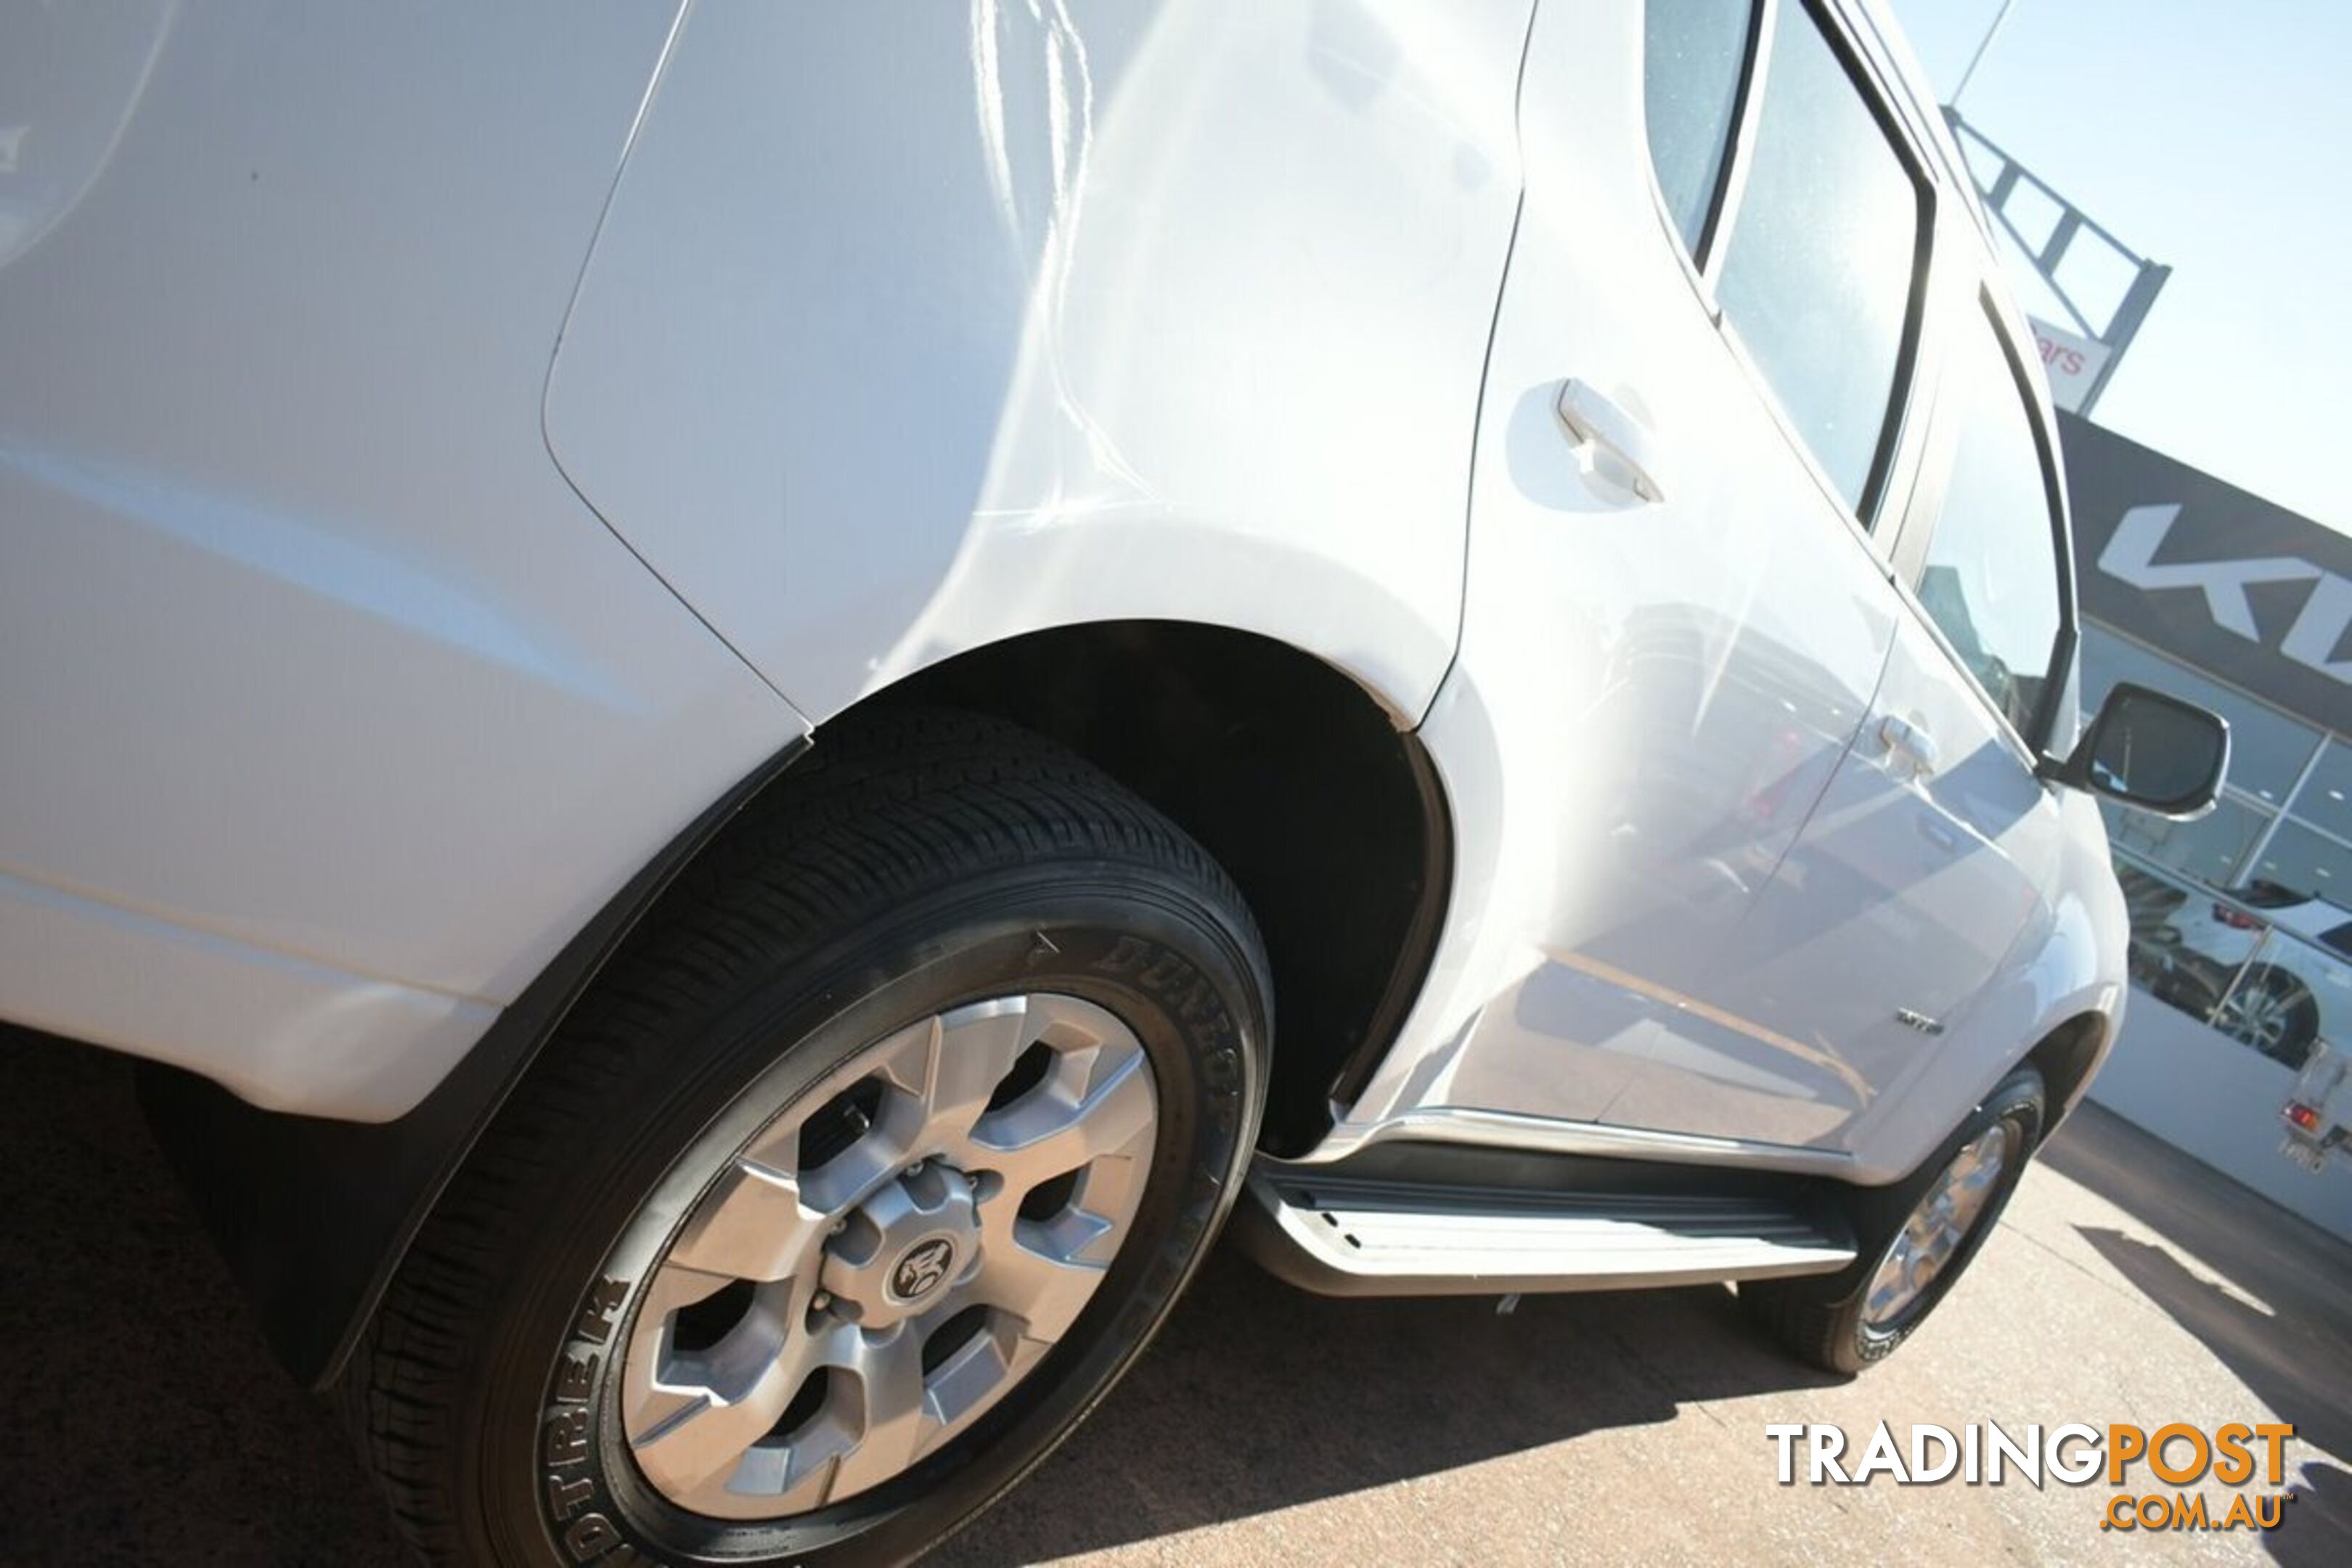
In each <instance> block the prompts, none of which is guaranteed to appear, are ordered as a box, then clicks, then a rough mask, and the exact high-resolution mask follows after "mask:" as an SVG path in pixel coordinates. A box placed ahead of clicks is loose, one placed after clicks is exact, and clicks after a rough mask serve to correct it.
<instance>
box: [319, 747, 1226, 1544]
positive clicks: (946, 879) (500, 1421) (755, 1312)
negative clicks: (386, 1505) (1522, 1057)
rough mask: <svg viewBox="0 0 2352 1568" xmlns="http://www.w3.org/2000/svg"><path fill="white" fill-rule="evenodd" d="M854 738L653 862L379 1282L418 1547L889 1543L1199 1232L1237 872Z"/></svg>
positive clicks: (1032, 1428)
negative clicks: (545, 1040)
mask: <svg viewBox="0 0 2352 1568" xmlns="http://www.w3.org/2000/svg"><path fill="white" fill-rule="evenodd" d="M870 726H871V727H870V728H867V729H860V728H858V727H856V726H855V725H844V726H842V727H841V728H840V729H839V730H838V731H835V732H834V733H832V734H830V735H829V736H828V742H829V743H828V744H827V745H826V746H825V747H823V748H820V749H819V750H818V752H816V753H814V758H813V760H812V761H811V763H808V764H807V766H806V771H805V772H803V773H795V774H793V775H792V776H791V786H792V787H791V788H789V789H787V790H782V791H780V792H779V793H778V794H777V795H775V796H774V797H773V798H772V799H769V800H766V801H763V802H762V803H761V805H759V806H758V807H756V808H755V809H753V810H751V811H747V812H746V814H745V815H744V816H743V817H742V818H741V819H739V821H738V823H736V824H735V825H733V826H730V829H729V830H728V831H727V832H726V833H725V834H724V835H722V837H720V838H719V840H718V841H717V843H716V844H715V845H714V847H713V848H712V849H711V851H710V852H709V856H708V857H707V859H706V862H705V864H704V866H703V867H702V868H698V872H697V873H696V874H694V875H692V876H689V877H688V878H687V879H683V880H682V881H681V882H680V884H679V885H678V890H677V892H676V893H674V894H673V895H672V898H671V901H670V902H669V903H667V904H666V905H665V906H664V907H663V909H662V910H660V911H659V912H658V914H657V915H656V917H655V918H654V919H651V920H649V921H647V922H646V926H645V928H644V930H643V931H642V933H641V935H640V936H639V937H638V938H637V939H635V941H634V942H633V943H632V945H631V947H630V948H629V949H628V950H627V951H625V952H624V953H623V954H622V955H621V956H620V957H619V958H618V959H616V960H615V962H614V965H613V966H612V968H611V969H610V970H608V971H607V973H605V974H604V976H603V977H602V978H601V979H600V980H599V982H598V984H597V985H596V987H595V989H594V990H593V991H592V992H591V993H590V994H589V995H588V996H587V997H585V998H584V999H583V1001H582V1003H581V1004H580V1005H579V1007H578V1008H577V1009H576V1011H575V1012H574V1014H573V1015H572V1017H571V1018H570V1019H569V1020H568V1021H567V1023H566V1025H565V1026H564V1028H563V1030H562V1034H561V1035H560V1036H559V1037H557V1038H556V1039H555V1040H553V1041H552V1042H551V1044H550V1045H549V1047H547V1049H546V1050H545V1052H544V1053H543V1054H542V1055H541V1058H539V1060H538V1061H537V1062H536V1063H535V1064H534V1066H533V1067H532V1068H531V1070H530V1074H529V1075H528V1076H527V1077H526V1078H525V1079H524V1080H523V1082H522V1083H521V1084H520V1085H519V1086H518V1087H517V1089H515V1091H514V1094H513V1096H512V1098H511V1099H510V1100H509V1104H508V1106H507V1107H506V1109H505V1110H503V1111H502V1112H501V1113H500V1116H499V1120H498V1121H497V1122H496V1123H494V1124H493V1126H492V1127H491V1128H490V1129H489V1130H488V1131H487V1132H486V1133H485V1134H484V1136H483V1138H482V1141H481V1142H480V1144H479V1145H478V1150H477V1152H476V1155H475V1156H474V1158H473V1160H472V1161H471V1162H470V1163H469V1164H468V1165H467V1167H466V1168H465V1169H464V1170H462V1171H461V1172H460V1173H458V1176H457V1180H456V1181H455V1182H453V1183H452V1184H451V1187H450V1189H449V1192H448V1194H446V1197H445V1199H444V1201H443V1204H442V1206H441V1207H440V1209H439V1210H437V1211H436V1215H434V1217H433V1219H432V1221H431V1222H429V1223H428V1225H427V1226H426V1228H425V1232H424V1233H423V1234H422V1235H420V1237H419V1238H418V1241H417V1245H416V1247H415V1250H414V1251H413V1252H412V1253H411V1255H410V1258H409V1260H408V1261H407V1262H406V1263H405V1264H404V1266H403V1268H402V1271H401V1274H400V1276H399V1277H398V1278H396V1279H395V1280H394V1285H393V1289H392V1291H391V1293H390V1294H389V1296H388V1298H387V1304H386V1309H385V1311H384V1312H383V1314H382V1315H381V1316H380V1317H379V1319H378V1321H377V1322H376V1323H375V1324H374V1325H373V1326H372V1328H371V1331H370V1333H369V1336H368V1340H367V1342H366V1343H365V1345H364V1346H363V1347H362V1353H361V1355H360V1356H359V1357H358V1358H357V1359H356V1360H355V1362H354V1363H353V1370H352V1376H351V1378H350V1380H349V1381H348V1382H347V1384H346V1385H345V1388H344V1390H343V1394H344V1397H345V1399H346V1402H347V1408H348V1409H349V1410H350V1411H351V1413H352V1416H353V1419H354V1421H355V1422H356V1423H357V1424H359V1425H360V1426H361V1427H362V1430H363V1432H364V1434H365V1437H366V1445H365V1447H366V1452H367V1453H368V1455H369V1457H370V1460H371V1463H373V1465H374V1466H375V1468H377V1471H378V1474H379V1475H380V1476H381V1477H382V1478H383V1479H384V1480H385V1482H386V1484H387V1485H388V1486H389V1487H391V1489H393V1492H394V1497H395V1500H396V1502H397V1503H398V1505H399V1507H398V1517H399V1518H400V1520H401V1521H402V1523H403V1526H404V1529H405V1530H407V1531H408V1532H409V1534H410V1537H411V1539H412V1541H413V1542H415V1544H416V1545H417V1546H418V1547H419V1548H420V1549H421V1550H422V1551H423V1552H424V1554H425V1556H427V1557H428V1558H430V1559H432V1560H435V1561H438V1562H445V1563H501V1564H507V1563H511V1564H521V1563H545V1562H547V1561H549V1560H550V1559H551V1558H552V1560H553V1561H556V1562H560V1563H581V1564H590V1563H607V1564H609V1563H687V1562H694V1561H704V1560H709V1559H712V1558H726V1559H728V1560H730V1561H737V1562H744V1563H784V1562H791V1563H814V1564H828V1563H830V1564H850V1563H868V1562H895V1561H901V1560H904V1559H906V1558H908V1557H910V1556H912V1555H914V1554H916V1553H917V1552H920V1551H922V1550H924V1549H926V1548H927V1547H929V1545H931V1544H933V1543H935V1542H937V1541H938V1540H940V1538H941V1537H942V1536H943V1535H945V1534H946V1533H948V1532H949V1531H952V1530H953V1529H954V1528H955V1527H956V1526H958V1525H959V1524H961V1523H962V1522H963V1521H966V1520H968V1519H970V1518H971V1516H972V1515H974V1514H975V1513H977V1512H978V1511H980V1510H982V1508H984V1507H986V1506H987V1505H988V1504H989V1503H990V1502H991V1501H992V1500H994V1499H995V1498H996V1497H998V1496H999V1495H1001V1494H1002V1493H1003V1491H1004V1490H1005V1489H1008V1488H1010V1487H1011V1486H1013V1484H1014V1483H1015V1482H1017V1481H1018V1480H1019V1479H1020V1478H1021V1477H1022V1476H1023V1475H1024V1474H1025V1473H1026V1472H1027V1471H1028V1470H1029V1469H1030V1468H1032V1467H1034V1465H1035V1464H1036V1463H1037V1462H1038V1461H1039V1460H1040V1459H1042V1458H1044V1456H1045V1454H1046V1453H1047V1452H1049V1451H1050V1450H1051V1449H1052V1447H1054V1446H1055V1444H1056V1443H1057V1442H1059V1441H1060V1440H1061V1438H1062V1437H1063V1436H1066V1434H1067V1432H1068V1431H1069V1430H1070V1429H1071V1427H1072V1426H1075V1425H1076V1422H1077V1421H1078V1420H1080V1419H1081V1418H1082V1417H1083V1416H1084V1415H1086V1413H1087V1411H1088V1410H1089V1409H1091V1408H1092V1406H1093V1405H1094V1404H1095V1403H1096V1402H1097V1400H1099V1399H1100V1397H1101V1396H1102V1394H1103V1393H1104V1392H1105V1391H1106V1390H1107V1389H1108V1387H1109V1386H1110V1385H1111V1384H1112V1383H1114V1382H1115V1381H1116V1380H1117V1379H1118V1377H1119V1376H1120V1375H1121V1374H1122V1373H1124V1372H1125V1371H1126V1369H1127V1368H1128V1367H1129V1365H1130V1364H1131V1363H1132V1362H1133V1361H1134V1358H1135V1357H1136V1355H1137V1354H1138V1353H1139V1352H1140V1351H1141V1349H1142V1347H1143V1345H1144V1344H1145V1343H1146V1342H1148V1341H1149V1340H1150V1336H1151V1335H1152V1333H1153V1332H1154V1331H1156V1330H1157V1329H1158V1327H1159V1325H1160V1322H1161V1321H1163V1319H1164V1317H1165V1315H1166V1313H1167V1311H1168V1310H1169V1308H1170V1306H1171V1304H1172V1303H1173V1301H1174V1300H1175V1298H1176V1295H1177V1293H1178V1291H1179V1290H1181V1288H1182V1286H1183V1285H1184V1283H1185V1282H1186V1281H1187V1280H1188V1279H1190V1278H1191V1276H1192V1271H1193V1270H1194V1268H1197V1266H1198V1265H1199V1263H1200V1261H1201V1258H1202V1255H1203V1254H1204V1252H1205V1250H1206V1248H1207V1247H1208V1245H1209V1243H1210V1241H1211V1240H1212V1239H1213V1237H1214V1236H1215V1234H1216V1231H1217V1228H1218V1226H1220V1225H1221V1224H1222V1222H1223V1218H1224V1215H1225V1214H1226V1212H1227V1210H1228V1208H1229V1207H1230V1205H1231V1204H1232V1202H1233V1200H1234V1195H1235V1194H1237V1193H1238V1191H1239V1189H1240V1179H1239V1178H1240V1175H1241V1173H1242V1171H1243V1168H1244V1163H1245V1161H1246V1159H1247V1157H1248V1154H1249V1151H1250V1148H1251V1146H1252V1144H1253V1142H1254V1141H1255V1131H1256V1125H1257V1121H1258V1118H1259V1115H1260V1111H1261V1107H1262V1103H1263V1086H1264V1080H1265V1038H1266V1032H1267V1023H1268V1013H1269V1008H1268V1003H1267V996H1268V989H1269V988H1268V984H1267V981H1266V975H1265V958H1264V955H1263V952H1262V949H1261V947H1260V944H1259V942H1258V938H1257V935H1256V931H1255V924H1254V922H1253V921H1252V920H1251V918H1250V916H1249V913H1248V911H1247V910H1246V909H1245V908H1244V905H1243V904H1242V902H1241V900H1240V898H1239V896H1238V894H1237V893H1235V891H1234V889H1233V886H1232V884H1231V882H1230V881H1229V880H1228V879H1226V878H1225V876H1224V874H1223V871H1222V870H1220V869H1219V868H1217V867H1216V865H1215V864H1214V863H1213V861H1212V860H1210V859H1209V858H1208V857H1207V856H1206V855H1205V854H1204V853H1203V852H1202V850H1201V849H1200V848H1199V847H1198V846H1196V845H1194V844H1192V842H1191V841H1190V840H1188V839H1186V838H1185V837H1183V836H1182V835H1181V833H1180V832H1179V831H1178V830H1177V829H1175V828H1174V827H1173V826H1170V825H1169V824H1168V823H1167V822H1166V821H1164V820H1163V819H1161V818H1160V817H1159V816H1156V815H1155V814H1153V813H1152V812H1151V811H1150V808H1149V807H1147V806H1145V805H1142V804H1140V803H1139V802H1138V801H1136V800H1134V799H1133V798H1132V797H1130V796H1129V795H1125V794H1124V793H1123V792H1121V791H1119V790H1118V788H1117V787H1116V786H1115V785H1112V784H1109V783H1108V781H1106V780H1105V779H1103V778H1102V777H1101V775H1100V774H1098V773H1095V772H1094V771H1093V770H1092V769H1090V768H1088V767H1087V766H1086V765H1085V764H1084V763H1079V762H1077V761H1076V760H1075V759H1073V758H1070V757H1069V756H1067V755H1066V754H1064V753H1062V752H1057V751H1056V750H1055V749H1054V748H1052V747H1051V746H1048V745H1046V744H1045V743H1044V742H1038V741H1036V740H1035V739H1034V738H1033V737H1029V736H1026V735H1024V734H1022V733H1020V732H1019V731H1013V730H1010V729H1008V728H1006V727H1004V726H1002V725H998V724H995V723H992V722H987V721H979V720H973V719H969V718H964V717H961V716H955V715H943V714H935V713H934V714H904V715H898V716H894V717H891V718H888V719H877V720H874V721H870ZM459 1303H463V1304H464V1305H463V1307H462V1309H461V1308H460V1307H459V1306H458V1305H457V1304H459Z"/></svg>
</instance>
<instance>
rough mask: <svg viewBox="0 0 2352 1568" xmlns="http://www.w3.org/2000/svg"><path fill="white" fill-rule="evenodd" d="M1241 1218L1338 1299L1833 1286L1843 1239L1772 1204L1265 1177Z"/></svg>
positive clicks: (1270, 1253) (1271, 1254) (1257, 1241)
mask: <svg viewBox="0 0 2352 1568" xmlns="http://www.w3.org/2000/svg"><path fill="white" fill-rule="evenodd" d="M1240 1208H1241V1213H1240V1214H1238V1215H1235V1218H1236V1220H1237V1221H1238V1222H1239V1224H1238V1226H1237V1229H1238V1231H1239V1234H1240V1236H1241V1237H1242V1243H1243V1245H1244V1247H1246V1248H1247V1249H1248V1250H1249V1251H1250V1253H1251V1254H1252V1255H1253V1256H1254V1257H1255V1258H1257V1260H1258V1261H1259V1262H1260V1263H1262V1264H1264V1265H1265V1267H1266V1268H1270V1269H1272V1270H1273V1271H1274V1272H1275V1273H1276V1274H1277V1275H1279V1276H1280V1277H1282V1278H1283V1279H1287V1280H1289V1281H1290V1282H1291V1283H1292V1284H1294V1285H1298V1286H1301V1287H1304V1288H1305V1289H1309V1290H1314V1291H1318V1292H1319V1293H1321V1294H1323V1295H1327V1296H1453V1295H1496V1294H1505V1293H1508V1292H1512V1291H1541V1290H1616V1289H1631V1288H1633V1287H1639V1286H1650V1285H1693V1284H1702V1283H1706V1282H1708V1281H1712V1280H1721V1279H1773V1278H1777V1277H1780V1276H1785V1275H1791V1274H1830V1273H1834V1272H1835V1271H1836V1270H1838V1269H1840V1268H1844V1267H1845V1266H1846V1265H1847V1264H1849V1263H1851V1262H1853V1256H1854V1248H1853V1240H1852V1238H1851V1237H1848V1236H1846V1235H1845V1234H1843V1226H1838V1225H1835V1224H1834V1223H1829V1224H1825V1223H1824V1222H1822V1221H1821V1220H1817V1219H1814V1218H1811V1217H1808V1216H1807V1215H1803V1214H1801V1213H1800V1212H1799V1211H1798V1210H1796V1209H1795V1208H1793V1207H1791V1206H1790V1205H1787V1204H1784V1203H1781V1202H1779V1201H1776V1200H1772V1199H1766V1198H1741V1197H1709V1196H1658V1195H1652V1194H1550V1193H1531V1192H1509V1191H1498V1190H1492V1189H1476V1190H1465V1189H1462V1188H1458V1187H1434V1186H1419V1185H1411V1184H1401V1183H1395V1182H1381V1181H1370V1180H1365V1179H1363V1178H1360V1177H1359V1178H1354V1179H1349V1178H1347V1177H1328V1176H1317V1175H1310V1174H1307V1173H1301V1172H1292V1171H1268V1170H1267V1169H1265V1167H1264V1166H1260V1167H1259V1168H1258V1169H1257V1170H1256V1171H1255V1172H1253V1173H1251V1176H1250V1180H1249V1190H1248V1192H1247V1194H1245V1195H1244V1198H1243V1200H1242V1203H1241V1205H1240Z"/></svg>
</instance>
